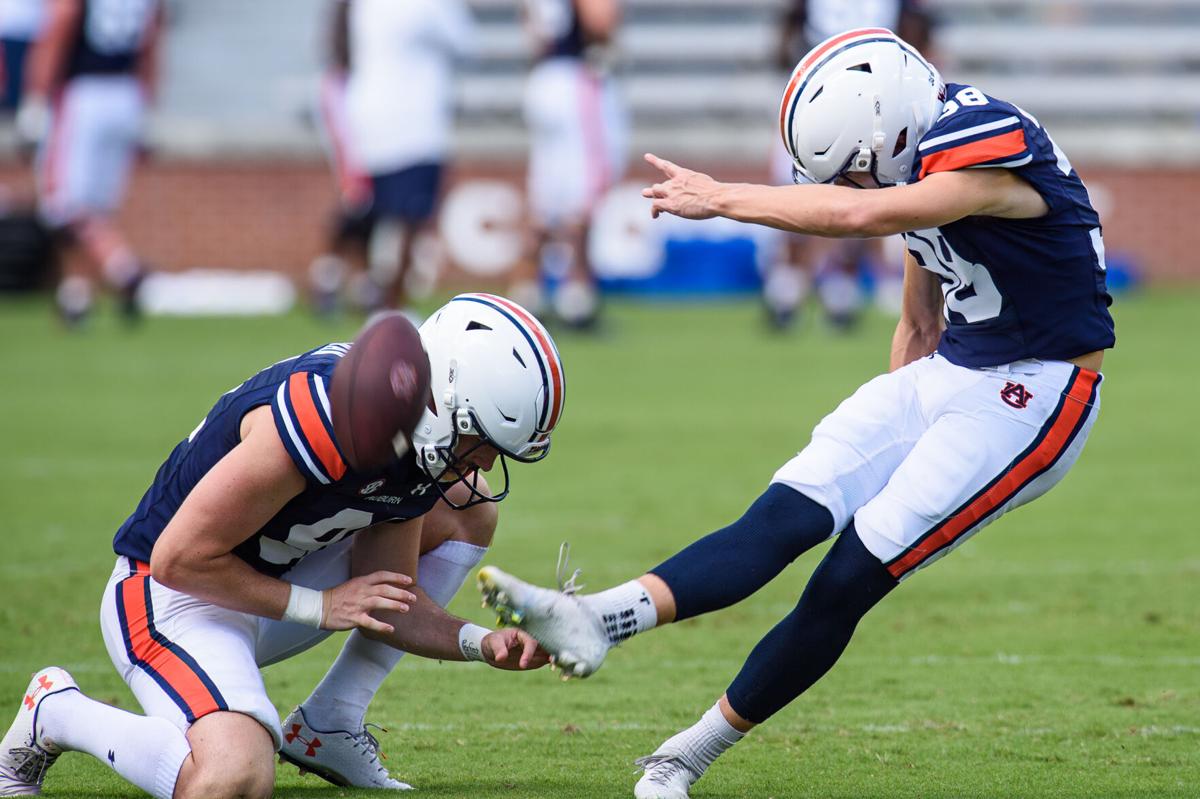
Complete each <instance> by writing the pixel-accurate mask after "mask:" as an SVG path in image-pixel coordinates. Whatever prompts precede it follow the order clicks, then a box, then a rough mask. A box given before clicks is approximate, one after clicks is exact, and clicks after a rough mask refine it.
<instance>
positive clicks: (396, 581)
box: [366, 571, 413, 587]
mask: <svg viewBox="0 0 1200 799" xmlns="http://www.w3.org/2000/svg"><path fill="white" fill-rule="evenodd" d="M366 580H367V583H368V584H370V585H379V584H381V583H383V584H386V585H396V586H400V587H404V586H406V585H412V583H413V578H411V577H409V576H408V575H407V574H401V573H400V572H388V571H377V572H371V573H370V574H368V575H367V577H366Z"/></svg>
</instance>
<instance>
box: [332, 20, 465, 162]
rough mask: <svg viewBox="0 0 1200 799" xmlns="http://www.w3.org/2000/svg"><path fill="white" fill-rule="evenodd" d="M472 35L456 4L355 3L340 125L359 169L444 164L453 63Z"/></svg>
mask: <svg viewBox="0 0 1200 799" xmlns="http://www.w3.org/2000/svg"><path fill="white" fill-rule="evenodd" d="M473 27H474V26H473V22H472V19H471V15H470V12H469V11H468V10H467V7H466V6H465V5H464V4H463V2H462V0H403V2H397V0H354V2H353V3H352V4H351V6H350V53H351V57H350V61H351V69H350V80H349V83H348V85H347V87H346V121H347V123H348V130H349V134H350V138H349V144H350V146H351V148H352V152H353V154H354V155H355V160H356V161H357V163H358V164H359V165H360V166H361V167H362V168H363V169H365V170H366V171H368V172H370V173H371V174H376V175H378V174H383V173H387V172H393V171H396V170H398V169H403V168H405V167H408V166H412V165H414V164H419V163H428V162H440V161H442V160H444V159H445V157H446V151H447V149H448V148H449V144H450V133H451V124H452V121H453V111H454V106H453V102H454V95H453V80H452V79H453V72H454V69H453V68H454V60H455V59H456V58H459V57H462V56H464V55H466V53H467V52H468V51H469V49H470V46H471V39H472V37H473V34H474V30H473Z"/></svg>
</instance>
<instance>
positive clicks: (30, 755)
mask: <svg viewBox="0 0 1200 799" xmlns="http://www.w3.org/2000/svg"><path fill="white" fill-rule="evenodd" d="M8 753H9V754H10V755H12V756H13V757H14V758H17V759H18V762H17V765H16V767H15V768H14V769H13V773H14V774H16V775H17V777H18V778H20V779H21V780H22V781H23V782H27V783H32V784H36V785H41V783H42V778H43V777H45V776H46V769H48V768H50V766H52V765H54V761H55V760H57V759H58V755H56V754H51V753H50V752H47V751H46V750H45V749H43V748H41V747H40V746H37V745H36V744H35V745H33V746H18V747H16V748H14V749H9V750H8Z"/></svg>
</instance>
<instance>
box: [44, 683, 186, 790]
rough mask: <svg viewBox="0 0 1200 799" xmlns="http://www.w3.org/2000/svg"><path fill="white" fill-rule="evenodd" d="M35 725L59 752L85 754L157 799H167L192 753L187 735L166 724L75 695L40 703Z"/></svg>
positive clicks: (56, 696)
mask: <svg viewBox="0 0 1200 799" xmlns="http://www.w3.org/2000/svg"><path fill="white" fill-rule="evenodd" d="M37 723H38V725H39V727H40V728H41V734H42V735H43V736H45V737H46V738H48V739H50V740H51V741H53V742H54V743H55V744H56V745H58V746H59V747H61V748H62V749H65V750H67V751H72V752H86V753H88V754H89V755H91V756H92V757H94V758H96V759H97V760H99V761H100V762H101V763H104V764H105V765H106V766H108V767H109V768H111V769H113V770H114V771H116V772H117V773H118V774H120V775H121V776H122V777H124V778H125V779H127V780H129V781H130V782H132V783H133V784H134V785H136V786H137V787H139V788H141V789H142V790H143V791H146V792H147V793H149V794H152V795H154V796H156V797H158V799H171V795H172V794H173V793H175V780H176V779H177V778H178V777H179V769H180V768H181V767H182V766H183V761H184V760H186V759H187V756H188V755H189V754H191V752H192V748H191V747H190V746H189V745H188V741H187V736H186V735H184V734H183V732H182V731H181V730H180V729H179V728H178V727H176V726H175V725H174V724H172V723H171V722H169V721H167V720H166V719H162V718H158V717H156V716H139V715H136V714H134V713H129V712H127V711H124V710H121V709H120V708H115V707H113V706H112V705H106V704H104V703H102V702H97V701H96V700H94V699H91V698H89V697H87V696H84V695H83V694H82V693H80V692H79V691H63V692H61V693H57V694H52V695H50V696H48V697H46V698H45V699H43V700H42V703H41V705H40V706H39V707H38V711H37Z"/></svg>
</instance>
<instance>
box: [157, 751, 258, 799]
mask: <svg viewBox="0 0 1200 799" xmlns="http://www.w3.org/2000/svg"><path fill="white" fill-rule="evenodd" d="M274 792H275V765H274V763H273V762H272V761H270V760H267V761H266V765H265V767H260V768H251V769H248V770H236V771H235V770H233V769H230V768H228V767H225V766H222V765H221V764H220V763H214V764H210V765H209V766H208V767H206V768H204V769H203V770H201V771H199V772H198V773H196V774H194V775H193V776H192V778H191V779H189V780H188V781H187V783H186V784H184V785H182V786H179V787H177V788H176V790H175V795H174V799H269V797H270V796H271V795H272V794H273V793H274Z"/></svg>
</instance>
